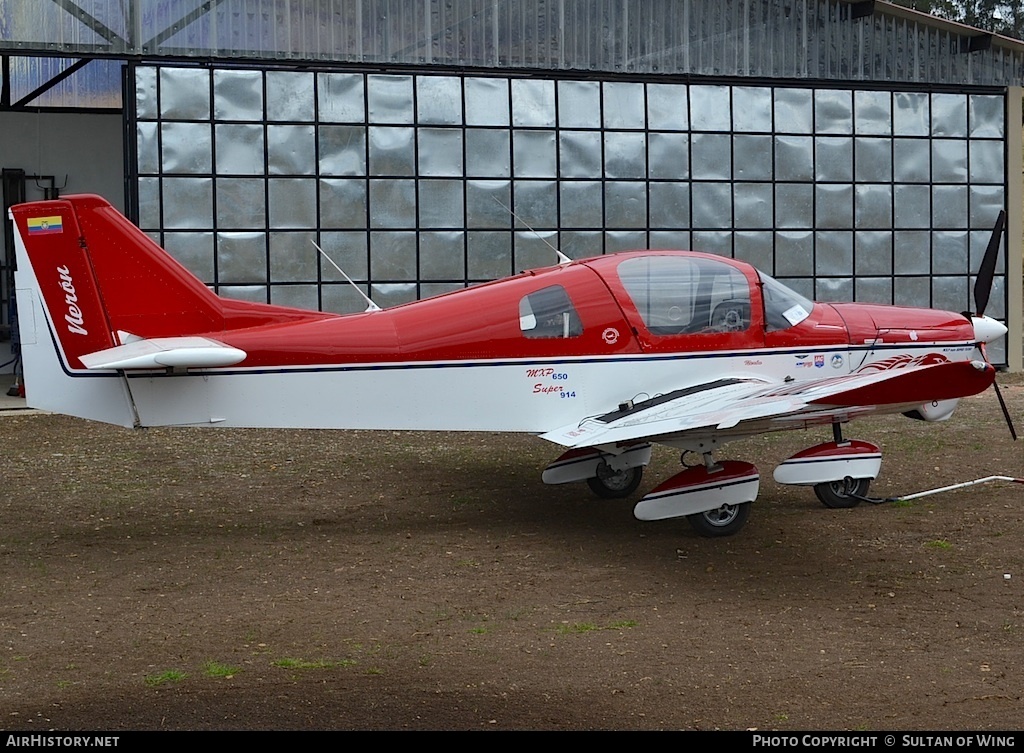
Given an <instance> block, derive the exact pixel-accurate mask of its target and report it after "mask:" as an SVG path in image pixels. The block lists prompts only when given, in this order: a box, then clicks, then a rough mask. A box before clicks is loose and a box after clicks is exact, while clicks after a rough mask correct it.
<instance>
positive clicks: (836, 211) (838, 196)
mask: <svg viewBox="0 0 1024 753" xmlns="http://www.w3.org/2000/svg"><path fill="white" fill-rule="evenodd" d="M814 190H815V196H816V198H817V209H816V211H817V215H818V217H817V222H816V225H817V227H820V228H833V229H842V228H849V227H852V225H853V186H852V185H850V184H849V183H819V184H818V185H817V186H815V189H814Z"/></svg>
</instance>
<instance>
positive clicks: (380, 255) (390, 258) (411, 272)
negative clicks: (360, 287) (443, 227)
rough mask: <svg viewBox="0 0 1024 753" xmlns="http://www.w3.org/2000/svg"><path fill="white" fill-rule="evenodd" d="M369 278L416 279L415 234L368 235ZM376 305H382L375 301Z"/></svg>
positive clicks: (390, 232) (389, 232)
mask: <svg viewBox="0 0 1024 753" xmlns="http://www.w3.org/2000/svg"><path fill="white" fill-rule="evenodd" d="M370 277H371V279H374V280H415V279H416V233H414V232H394V231H384V230H381V231H375V232H372V233H370ZM377 304H378V305H383V304H382V303H381V302H380V301H377Z"/></svg>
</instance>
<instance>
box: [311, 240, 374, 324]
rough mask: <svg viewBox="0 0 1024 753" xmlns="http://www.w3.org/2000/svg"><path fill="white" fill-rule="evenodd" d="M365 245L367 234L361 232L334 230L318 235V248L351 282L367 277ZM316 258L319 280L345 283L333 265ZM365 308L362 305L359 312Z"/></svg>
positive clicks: (367, 255) (320, 257)
mask: <svg viewBox="0 0 1024 753" xmlns="http://www.w3.org/2000/svg"><path fill="white" fill-rule="evenodd" d="M367 243H368V240H367V234H366V233H365V232H364V231H362V230H334V231H330V232H321V233H320V248H322V249H323V250H324V252H325V253H326V254H327V255H328V256H330V257H331V259H332V260H333V261H334V263H335V264H337V265H338V266H339V267H341V268H342V269H343V270H344V271H345V274H347V275H348V276H349V277H351V278H352V279H353V280H365V279H367V277H368V274H369V272H368V270H369V253H368V251H367ZM317 256H318V257H319V259H318V260H319V263H320V279H321V280H324V281H328V282H330V281H334V282H345V278H344V277H343V276H342V275H341V274H339V273H338V270H336V269H335V268H334V265H332V264H331V263H330V262H329V261H327V260H326V259H324V258H323V257H322V256H321V255H320V254H317ZM365 308H366V303H363V305H362V306H361V307H360V308H359V311H362V310H363V309H365Z"/></svg>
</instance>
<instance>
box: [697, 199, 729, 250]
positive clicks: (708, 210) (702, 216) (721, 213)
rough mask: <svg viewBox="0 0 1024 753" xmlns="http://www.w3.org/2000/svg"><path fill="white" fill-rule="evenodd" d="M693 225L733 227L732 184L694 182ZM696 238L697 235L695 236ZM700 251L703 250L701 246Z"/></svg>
mask: <svg viewBox="0 0 1024 753" xmlns="http://www.w3.org/2000/svg"><path fill="white" fill-rule="evenodd" d="M690 193H691V196H692V209H691V211H692V217H693V226H694V227H699V228H729V227H732V186H731V185H730V184H728V183H693V184H691V186H690ZM694 237H695V238H696V236H694ZM697 250H698V251H700V250H703V249H701V248H698V249H697Z"/></svg>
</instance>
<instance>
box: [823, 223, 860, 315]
mask: <svg viewBox="0 0 1024 753" xmlns="http://www.w3.org/2000/svg"><path fill="white" fill-rule="evenodd" d="M814 271H815V274H818V275H822V276H826V277H827V276H833V275H847V276H848V275H852V274H853V233H851V232H849V231H846V230H825V231H822V232H820V233H818V239H817V248H816V249H815V270H814ZM833 300H835V299H833Z"/></svg>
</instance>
